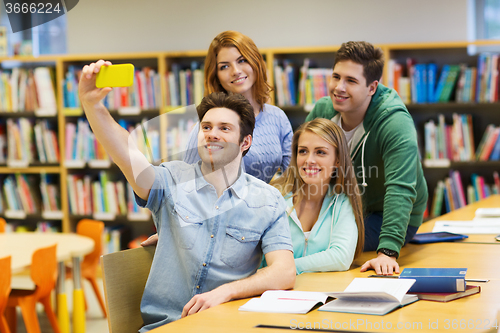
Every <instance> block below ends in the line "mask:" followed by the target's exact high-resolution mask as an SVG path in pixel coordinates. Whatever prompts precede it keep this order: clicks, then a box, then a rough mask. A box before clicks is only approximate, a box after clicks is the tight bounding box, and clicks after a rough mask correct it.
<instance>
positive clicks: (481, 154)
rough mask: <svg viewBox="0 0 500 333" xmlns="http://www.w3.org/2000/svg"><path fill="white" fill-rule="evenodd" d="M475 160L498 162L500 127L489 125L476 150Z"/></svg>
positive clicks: (499, 158)
mask: <svg viewBox="0 0 500 333" xmlns="http://www.w3.org/2000/svg"><path fill="white" fill-rule="evenodd" d="M476 160H478V161H488V160H489V161H499V160H500V126H495V125H493V124H490V125H488V127H486V131H485V132H484V135H483V138H482V139H481V142H480V143H479V146H478V148H477V154H476Z"/></svg>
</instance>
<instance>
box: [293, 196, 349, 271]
mask: <svg viewBox="0 0 500 333" xmlns="http://www.w3.org/2000/svg"><path fill="white" fill-rule="evenodd" d="M285 199H286V204H287V207H288V213H289V217H288V222H289V225H290V232H291V234H292V243H293V256H294V258H295V267H296V269H297V274H301V273H304V272H327V271H345V270H348V269H349V267H350V266H351V263H352V261H353V259H354V253H355V251H356V245H357V243H358V227H357V226H356V220H355V218H354V213H353V211H352V206H351V203H350V202H349V198H348V197H347V196H346V195H345V194H343V193H342V194H339V195H331V194H330V193H329V194H327V195H326V196H325V198H324V200H323V204H322V207H321V211H320V213H319V218H318V220H317V221H316V223H315V224H314V226H313V228H312V229H311V233H310V235H309V239H308V240H307V244H306V238H305V235H304V232H303V231H302V226H301V224H300V221H299V220H298V218H297V213H296V212H295V209H293V210H292V206H293V201H292V197H291V193H290V194H289V195H287V196H286V197H285ZM332 215H333V219H332Z"/></svg>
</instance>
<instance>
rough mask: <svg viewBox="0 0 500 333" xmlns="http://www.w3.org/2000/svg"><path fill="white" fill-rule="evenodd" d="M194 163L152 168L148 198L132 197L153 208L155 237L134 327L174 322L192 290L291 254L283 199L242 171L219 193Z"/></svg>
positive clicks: (204, 289)
mask: <svg viewBox="0 0 500 333" xmlns="http://www.w3.org/2000/svg"><path fill="white" fill-rule="evenodd" d="M200 165H201V162H199V163H196V164H192V165H190V164H186V163H184V162H180V161H175V162H168V163H163V164H161V165H160V166H158V167H153V168H154V170H155V181H154V183H153V186H152V189H151V191H150V193H149V197H148V201H147V202H146V201H144V200H142V199H141V198H139V197H137V196H136V201H137V203H138V204H139V205H140V206H143V207H147V208H149V209H150V210H151V211H152V213H153V220H154V223H155V225H156V228H157V231H158V237H159V238H158V244H157V247H156V253H155V256H154V259H153V263H152V266H151V271H150V273H149V278H148V281H147V283H146V287H145V290H144V294H143V296H142V302H141V312H142V317H143V320H144V324H145V326H144V327H143V328H141V330H140V332H146V331H148V330H150V329H153V328H156V327H158V326H161V325H164V324H167V323H169V322H171V321H174V320H177V319H179V318H180V316H181V313H182V309H183V307H184V306H185V305H186V304H187V302H189V300H190V299H191V298H192V297H193V296H194V295H196V294H201V293H204V292H208V291H210V290H213V289H215V288H217V287H219V286H221V285H223V284H225V283H228V282H232V281H235V280H239V279H243V278H246V277H248V276H250V275H252V274H254V273H255V272H256V271H257V268H258V267H259V264H260V262H261V259H262V255H263V254H266V253H268V252H271V251H276V250H290V251H293V247H292V242H291V238H290V230H289V226H288V221H287V218H286V205H285V201H284V199H283V197H282V196H281V195H280V193H279V192H278V191H277V190H276V189H275V188H273V187H272V186H270V185H268V184H266V183H264V182H263V181H260V180H258V179H256V178H254V177H252V176H250V175H248V174H245V173H243V172H242V173H241V175H240V176H239V178H238V179H237V180H236V182H234V184H232V185H231V186H229V187H228V188H227V189H226V190H225V191H224V192H223V194H222V195H221V197H220V198H219V197H217V193H216V191H215V188H214V187H213V186H212V185H211V184H209V183H208V182H207V181H206V180H205V179H204V178H203V175H202V173H201V170H200Z"/></svg>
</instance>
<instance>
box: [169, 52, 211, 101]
mask: <svg viewBox="0 0 500 333" xmlns="http://www.w3.org/2000/svg"><path fill="white" fill-rule="evenodd" d="M165 83H166V95H165V98H166V100H165V103H166V105H170V106H181V105H191V104H196V105H198V104H199V103H200V102H201V100H202V99H203V95H204V91H205V88H204V69H203V65H202V64H200V63H199V62H196V61H193V62H191V65H190V67H189V68H183V67H182V66H181V65H180V64H176V63H174V64H172V66H171V71H169V72H168V73H166V74H165Z"/></svg>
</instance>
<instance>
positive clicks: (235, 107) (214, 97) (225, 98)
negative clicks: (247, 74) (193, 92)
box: [196, 92, 255, 156]
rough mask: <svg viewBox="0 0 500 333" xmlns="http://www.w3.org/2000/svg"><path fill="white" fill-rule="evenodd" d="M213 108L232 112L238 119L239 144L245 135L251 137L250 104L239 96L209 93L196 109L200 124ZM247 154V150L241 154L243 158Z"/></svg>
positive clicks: (251, 119)
mask: <svg viewBox="0 0 500 333" xmlns="http://www.w3.org/2000/svg"><path fill="white" fill-rule="evenodd" d="M214 108H226V109H229V110H232V111H234V112H236V113H237V114H238V116H239V117H240V122H239V125H240V143H241V142H243V139H244V138H245V137H246V136H247V135H253V129H254V128H255V114H254V113H253V107H252V105H251V104H250V102H249V101H248V100H247V99H246V98H245V97H244V96H243V95H241V94H232V93H229V94H226V93H223V92H214V93H211V94H209V95H207V96H205V97H203V99H202V100H201V103H200V104H199V105H198V106H197V107H196V111H197V112H198V119H200V122H201V121H202V120H203V117H205V114H206V113H207V112H208V111H209V110H211V109H214ZM247 152H248V149H247V150H245V151H244V152H243V156H245V154H246V153H247Z"/></svg>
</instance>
